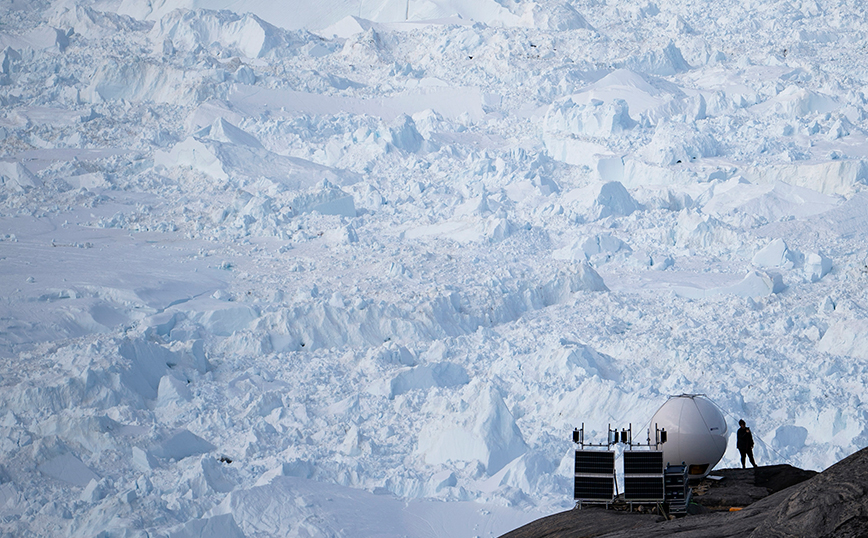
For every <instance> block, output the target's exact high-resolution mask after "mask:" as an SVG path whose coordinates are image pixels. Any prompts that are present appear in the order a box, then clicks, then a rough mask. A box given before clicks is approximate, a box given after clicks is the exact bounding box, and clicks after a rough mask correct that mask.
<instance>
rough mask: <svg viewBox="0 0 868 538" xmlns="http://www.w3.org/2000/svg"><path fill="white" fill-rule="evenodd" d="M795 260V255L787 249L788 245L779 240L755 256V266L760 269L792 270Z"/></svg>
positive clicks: (772, 242) (775, 240)
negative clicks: (778, 268)
mask: <svg viewBox="0 0 868 538" xmlns="http://www.w3.org/2000/svg"><path fill="white" fill-rule="evenodd" d="M794 258H795V256H794V255H793V253H792V252H790V250H789V249H788V248H787V243H786V242H785V241H784V240H783V239H781V238H777V239H773V240H772V241H771V243H769V244H768V245H766V246H765V247H763V248H762V249H760V251H759V252H757V253H756V254H754V257H753V264H754V265H756V266H758V267H780V268H782V269H792V268H793V260H794Z"/></svg>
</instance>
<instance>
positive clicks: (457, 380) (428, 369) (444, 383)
mask: <svg viewBox="0 0 868 538" xmlns="http://www.w3.org/2000/svg"><path fill="white" fill-rule="evenodd" d="M468 382H470V377H469V376H468V375H467V371H466V370H465V369H464V368H463V367H462V366H459V365H457V364H453V363H449V362H440V363H435V364H430V365H422V366H415V367H412V368H404V369H402V370H400V371H399V372H398V373H397V374H396V375H395V377H393V378H392V381H391V382H390V386H391V390H390V392H389V398H390V399H393V398H394V397H395V396H398V395H399V394H405V393H407V392H409V391H411V390H417V389H418V390H425V389H429V388H432V387H454V386H458V385H465V384H467V383H468Z"/></svg>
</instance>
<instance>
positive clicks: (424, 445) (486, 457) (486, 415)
mask: <svg viewBox="0 0 868 538" xmlns="http://www.w3.org/2000/svg"><path fill="white" fill-rule="evenodd" d="M526 450H527V445H526V444H525V442H524V439H523V438H522V435H521V431H520V430H519V429H518V426H516V424H515V419H514V418H513V417H512V414H511V413H510V412H509V410H508V409H507V408H506V404H505V403H504V402H503V398H501V396H500V394H499V393H498V392H497V391H496V390H495V389H494V388H492V387H490V386H486V387H484V388H482V390H480V392H479V394H478V396H477V397H476V398H475V400H473V401H472V402H470V406H469V408H468V409H467V410H466V411H465V412H463V413H461V414H460V415H458V416H454V415H452V416H446V417H444V418H443V419H442V420H441V421H440V422H439V423H435V424H433V425H428V426H427V427H425V428H423V429H422V431H421V433H420V434H419V442H418V451H419V452H420V453H421V454H422V455H423V457H424V459H425V462H426V463H428V464H430V465H437V464H442V463H447V462H449V461H473V460H478V461H480V462H481V463H482V464H483V465H485V468H486V470H487V472H488V474H489V475H493V474H494V473H496V472H497V471H499V470H500V469H501V468H503V466H504V465H506V464H507V463H509V462H510V461H512V460H514V459H515V458H517V457H519V456H520V455H522V454H524V452H525V451H526Z"/></svg>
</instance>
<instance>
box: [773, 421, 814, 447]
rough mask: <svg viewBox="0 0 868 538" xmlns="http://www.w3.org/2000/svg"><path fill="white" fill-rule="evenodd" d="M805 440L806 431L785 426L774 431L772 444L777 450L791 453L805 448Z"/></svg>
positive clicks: (797, 427) (789, 425) (798, 427)
mask: <svg viewBox="0 0 868 538" xmlns="http://www.w3.org/2000/svg"><path fill="white" fill-rule="evenodd" d="M807 438H808V430H807V429H805V428H803V427H801V426H793V425H791V424H787V425H784V426H781V427H779V428H778V429H777V430H775V438H774V439H772V444H773V445H774V446H775V447H777V448H778V449H787V452H789V453H793V452H796V451H798V450H800V449H801V448H802V447H804V446H805V440H807Z"/></svg>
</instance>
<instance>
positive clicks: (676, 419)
mask: <svg viewBox="0 0 868 538" xmlns="http://www.w3.org/2000/svg"><path fill="white" fill-rule="evenodd" d="M655 426H656V427H657V428H660V429H665V430H666V433H667V437H668V439H667V441H666V443H664V444H663V445H662V448H663V464H664V465H667V464H671V465H681V464H686V465H687V469H688V470H687V473H688V477H689V478H702V477H704V476H706V475H707V474H708V473H709V472H711V470H712V469H713V468H714V466H715V465H717V462H719V461H720V458H722V457H723V453H724V452H726V434H727V427H726V420H725V419H724V417H723V413H721V411H720V409H719V408H718V407H717V406H716V405H714V404H713V403H712V402H711V400H709V399H708V398H706V397H704V396H702V395H699V394H682V395H680V396H672V397H670V398H669V400H667V401H666V403H664V404H663V405H662V406H660V409H658V410H657V412H656V413H654V416H653V417H652V418H651V428H652V430H653V428H654V427H655Z"/></svg>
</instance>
